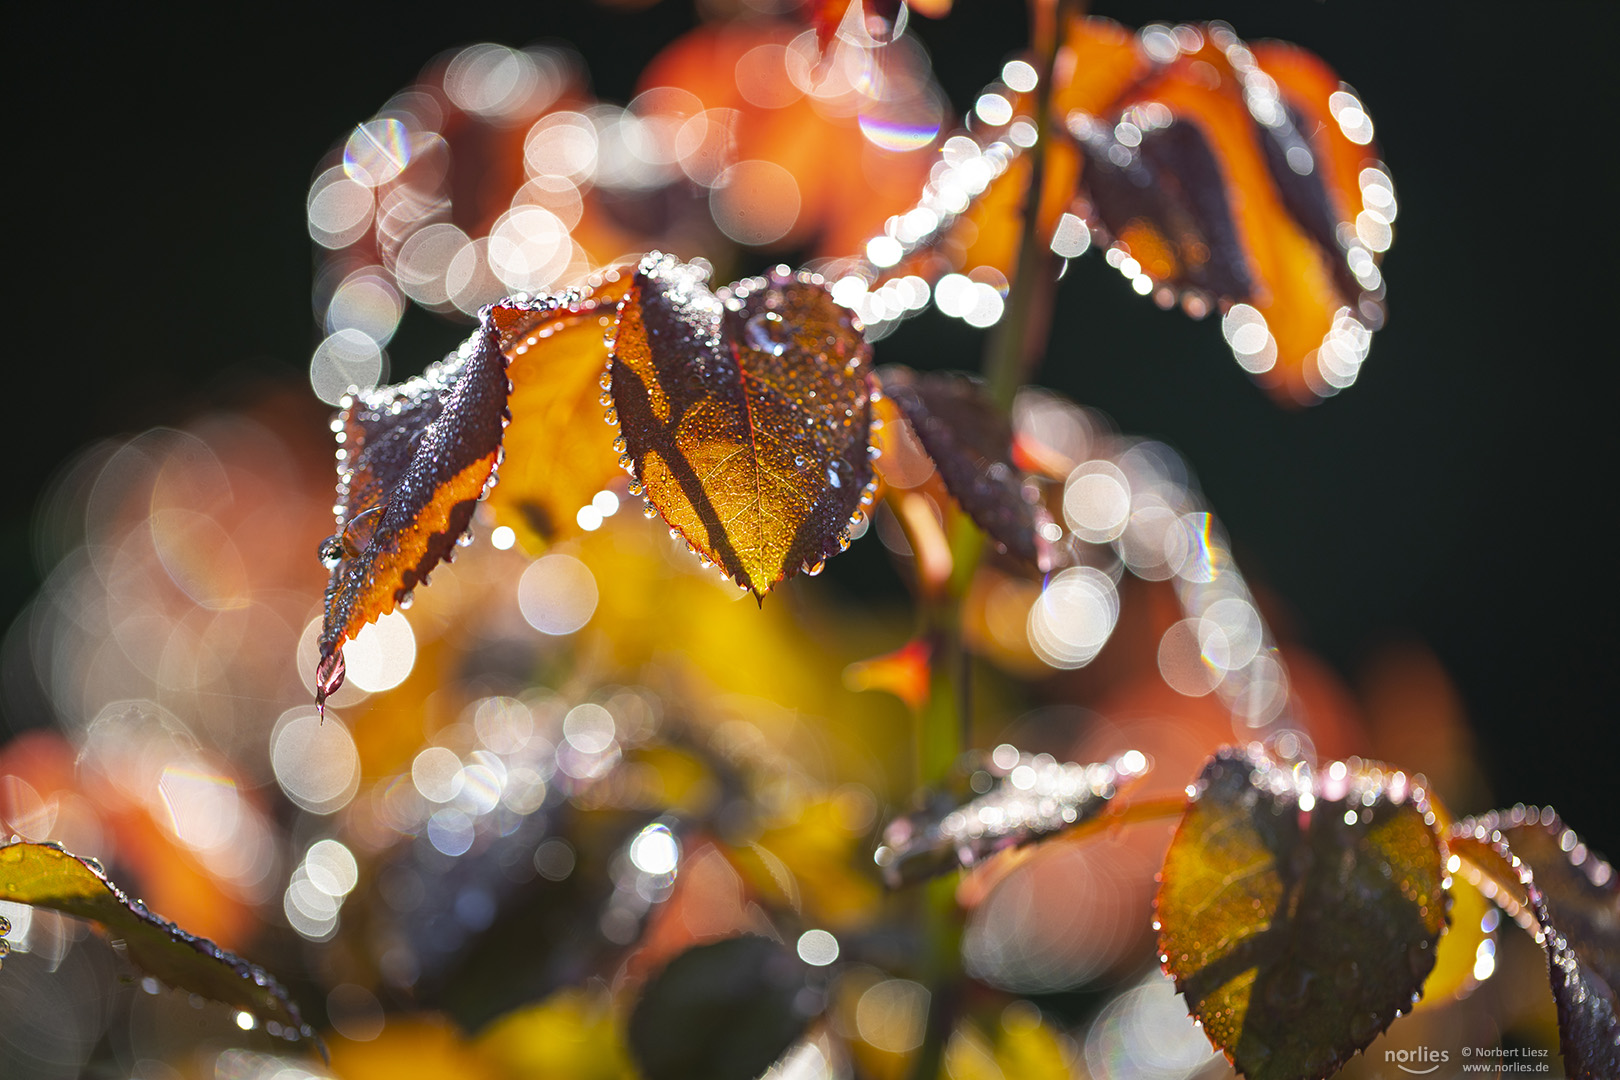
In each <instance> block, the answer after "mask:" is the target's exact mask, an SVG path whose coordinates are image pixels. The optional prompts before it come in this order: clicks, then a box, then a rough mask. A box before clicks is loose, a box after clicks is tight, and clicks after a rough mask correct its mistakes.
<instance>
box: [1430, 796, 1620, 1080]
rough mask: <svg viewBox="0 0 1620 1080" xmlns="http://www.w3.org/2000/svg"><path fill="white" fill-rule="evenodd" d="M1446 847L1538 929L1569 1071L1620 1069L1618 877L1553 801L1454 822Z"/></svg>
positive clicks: (1507, 906) (1617, 1071)
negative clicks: (1560, 815)
mask: <svg viewBox="0 0 1620 1080" xmlns="http://www.w3.org/2000/svg"><path fill="white" fill-rule="evenodd" d="M1447 843H1448V845H1449V846H1450V848H1451V851H1452V852H1453V853H1455V854H1457V855H1460V856H1462V857H1463V858H1465V859H1467V860H1468V862H1469V864H1470V866H1469V870H1470V872H1471V873H1478V872H1481V871H1483V873H1484V874H1485V875H1487V876H1488V877H1489V878H1490V879H1491V883H1492V884H1493V885H1494V886H1495V888H1494V890H1493V893H1492V895H1493V897H1494V899H1495V900H1496V902H1497V903H1498V904H1500V905H1502V907H1503V908H1504V909H1505V910H1507V911H1508V913H1509V914H1511V915H1513V916H1514V917H1516V918H1518V919H1519V920H1520V921H1522V922H1524V923H1526V924H1527V925H1530V926H1533V927H1534V928H1535V929H1536V930H1537V931H1538V934H1537V936H1538V938H1539V940H1540V942H1541V944H1542V947H1543V948H1545V949H1546V950H1547V960H1548V964H1547V973H1548V976H1549V979H1550V981H1551V983H1552V994H1553V1000H1554V1002H1555V1003H1556V1004H1557V1007H1558V1041H1559V1048H1560V1050H1561V1051H1562V1052H1563V1055H1564V1068H1565V1069H1567V1070H1568V1072H1569V1075H1570V1076H1576V1077H1594V1078H1595V1077H1600V1076H1615V1075H1617V1074H1620V1001H1617V1000H1616V994H1617V992H1620V877H1617V876H1616V875H1615V872H1614V868H1613V867H1611V866H1610V865H1609V864H1608V863H1607V862H1605V861H1604V860H1603V859H1602V858H1601V857H1599V856H1598V855H1597V853H1596V852H1594V851H1591V850H1590V849H1589V848H1588V847H1587V846H1586V845H1585V844H1584V843H1582V842H1581V838H1580V837H1579V836H1577V835H1576V834H1575V831H1574V830H1573V829H1570V828H1569V827H1567V826H1566V825H1565V824H1564V823H1563V822H1562V821H1561V820H1559V818H1558V815H1557V814H1555V813H1553V811H1552V809H1551V808H1548V809H1545V810H1541V811H1539V812H1538V811H1537V810H1536V808H1535V807H1528V808H1527V807H1523V806H1518V807H1515V808H1513V809H1512V810H1503V811H1500V812H1493V813H1489V814H1485V815H1482V816H1480V817H1477V818H1469V819H1467V820H1465V821H1459V822H1458V823H1457V824H1456V825H1454V826H1453V827H1452V829H1451V832H1450V834H1449V835H1448V836H1447Z"/></svg>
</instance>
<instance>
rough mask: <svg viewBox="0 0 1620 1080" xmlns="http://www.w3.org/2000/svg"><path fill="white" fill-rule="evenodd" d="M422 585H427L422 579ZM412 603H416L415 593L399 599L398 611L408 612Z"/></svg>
mask: <svg viewBox="0 0 1620 1080" xmlns="http://www.w3.org/2000/svg"><path fill="white" fill-rule="evenodd" d="M422 584H424V585H426V584H427V579H426V578H423V579H422ZM414 603H416V593H414V592H408V593H406V594H405V595H403V596H401V597H400V598H399V610H401V611H409V610H411V605H412V604H414Z"/></svg>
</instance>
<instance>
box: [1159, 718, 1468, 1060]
mask: <svg viewBox="0 0 1620 1080" xmlns="http://www.w3.org/2000/svg"><path fill="white" fill-rule="evenodd" d="M1302 770H1303V767H1301V770H1295V769H1291V768H1290V767H1289V766H1287V765H1279V764H1277V763H1274V762H1272V761H1270V760H1269V759H1266V758H1264V757H1261V756H1257V755H1252V754H1250V753H1249V752H1246V751H1238V750H1223V751H1221V752H1220V753H1218V754H1216V756H1215V757H1214V758H1212V759H1211V760H1210V762H1209V764H1208V765H1206V766H1205V768H1204V771H1203V774H1202V775H1201V776H1200V777H1199V780H1198V784H1197V788H1196V794H1194V796H1193V798H1192V801H1191V803H1190V804H1189V805H1188V807H1187V811H1186V813H1185V814H1184V815H1183V817H1182V820H1181V824H1180V825H1179V826H1178V827H1177V829H1176V834H1175V838H1174V839H1173V840H1172V841H1171V843H1170V850H1169V852H1168V854H1167V855H1166V856H1165V861H1164V869H1163V873H1162V884H1161V886H1160V888H1159V895H1158V898H1157V901H1156V913H1157V919H1158V922H1159V950H1160V952H1161V954H1162V956H1161V959H1162V961H1163V963H1164V967H1165V971H1166V972H1167V973H1168V974H1170V975H1172V976H1173V977H1174V978H1175V980H1176V989H1177V990H1179V991H1180V992H1181V993H1182V995H1183V996H1184V997H1185V998H1186V999H1187V1004H1188V1007H1189V1009H1190V1010H1191V1012H1192V1014H1193V1016H1195V1017H1196V1018H1197V1019H1198V1020H1199V1021H1200V1022H1201V1023H1202V1024H1203V1027H1204V1033H1205V1034H1206V1035H1208V1036H1209V1039H1210V1042H1212V1043H1214V1044H1215V1046H1216V1047H1217V1048H1219V1049H1221V1050H1224V1051H1225V1052H1226V1053H1227V1055H1228V1056H1229V1057H1230V1058H1231V1059H1232V1062H1233V1064H1234V1065H1235V1066H1236V1067H1237V1069H1238V1070H1239V1071H1240V1072H1242V1073H1243V1074H1244V1075H1246V1076H1248V1077H1250V1078H1251V1080H1273V1078H1275V1080H1307V1078H1312V1080H1314V1078H1318V1077H1323V1076H1326V1075H1328V1074H1330V1073H1332V1072H1333V1071H1334V1070H1335V1069H1337V1068H1338V1067H1339V1066H1340V1065H1341V1064H1343V1063H1344V1062H1345V1061H1347V1060H1348V1059H1349V1058H1350V1056H1351V1055H1352V1054H1353V1053H1354V1052H1355V1051H1357V1050H1359V1049H1361V1048H1363V1047H1365V1046H1366V1045H1367V1044H1368V1043H1370V1042H1371V1041H1372V1040H1373V1039H1374V1038H1375V1037H1376V1036H1377V1035H1378V1034H1379V1033H1380V1032H1382V1031H1383V1030H1384V1029H1385V1028H1387V1027H1388V1026H1389V1024H1390V1022H1391V1021H1393V1020H1394V1019H1395V1017H1397V1016H1399V1015H1401V1014H1402V1013H1404V1012H1405V1011H1407V1010H1408V1009H1410V1008H1411V1007H1412V1003H1413V1001H1414V1000H1416V998H1417V995H1418V993H1419V991H1420V989H1421V987H1422V986H1423V983H1424V980H1425V979H1426V978H1427V977H1428V975H1429V972H1430V971H1431V970H1432V969H1433V967H1434V963H1435V945H1436V944H1437V943H1438V941H1439V939H1440V935H1441V934H1442V933H1443V932H1444V931H1445V928H1446V910H1447V903H1448V898H1447V895H1446V892H1445V888H1444V883H1445V879H1446V874H1445V867H1444V865H1443V863H1444V858H1445V856H1444V848H1443V845H1442V843H1441V840H1440V836H1439V832H1438V829H1437V827H1436V815H1435V814H1434V812H1433V811H1432V810H1431V809H1430V808H1429V805H1428V800H1427V796H1426V794H1425V792H1424V791H1423V789H1422V788H1421V787H1418V786H1416V785H1415V784H1413V783H1412V782H1411V781H1410V780H1409V779H1408V778H1407V777H1406V775H1405V774H1404V773H1400V772H1397V771H1395V770H1392V769H1388V768H1384V767H1378V766H1371V765H1365V766H1361V765H1358V766H1356V767H1354V768H1352V767H1350V766H1347V765H1345V764H1344V763H1336V764H1334V765H1333V766H1330V767H1328V768H1325V769H1322V770H1320V771H1319V772H1318V773H1317V774H1316V775H1315V777H1314V778H1313V777H1311V776H1310V774H1308V773H1304V772H1303V771H1302ZM1313 780H1314V782H1313Z"/></svg>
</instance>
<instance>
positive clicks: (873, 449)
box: [866, 443, 883, 461]
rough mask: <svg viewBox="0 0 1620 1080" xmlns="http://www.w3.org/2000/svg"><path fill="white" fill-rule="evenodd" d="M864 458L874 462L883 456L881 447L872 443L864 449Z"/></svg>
mask: <svg viewBox="0 0 1620 1080" xmlns="http://www.w3.org/2000/svg"><path fill="white" fill-rule="evenodd" d="M866 456H867V457H868V458H870V459H871V460H873V461H876V460H877V459H878V458H880V457H882V456H883V447H881V446H879V445H878V444H877V443H872V444H871V445H869V446H868V447H867V448H866Z"/></svg>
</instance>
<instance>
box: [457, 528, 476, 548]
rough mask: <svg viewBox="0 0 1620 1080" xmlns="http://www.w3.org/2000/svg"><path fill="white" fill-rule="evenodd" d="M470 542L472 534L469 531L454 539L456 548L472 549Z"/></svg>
mask: <svg viewBox="0 0 1620 1080" xmlns="http://www.w3.org/2000/svg"><path fill="white" fill-rule="evenodd" d="M472 542H473V532H472V530H471V529H468V530H467V531H466V532H464V533H462V534H461V535H460V536H458V537H456V547H472Z"/></svg>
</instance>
